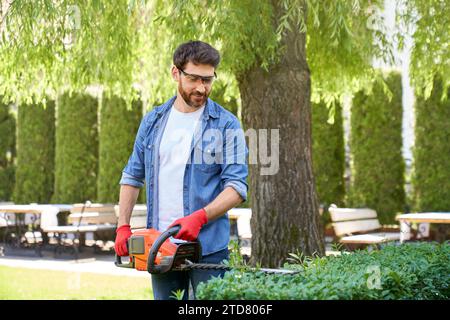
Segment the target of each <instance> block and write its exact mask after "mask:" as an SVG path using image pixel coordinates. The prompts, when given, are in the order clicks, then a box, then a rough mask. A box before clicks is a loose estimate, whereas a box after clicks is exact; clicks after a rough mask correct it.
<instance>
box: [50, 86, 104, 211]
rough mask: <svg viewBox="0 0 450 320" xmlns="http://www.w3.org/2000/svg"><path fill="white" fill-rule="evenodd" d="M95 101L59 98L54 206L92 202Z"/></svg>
mask: <svg viewBox="0 0 450 320" xmlns="http://www.w3.org/2000/svg"><path fill="white" fill-rule="evenodd" d="M97 108H98V101H97V99H96V98H93V97H92V96H90V95H88V94H76V93H74V94H73V95H72V96H70V95H69V94H68V93H65V94H63V95H61V96H60V97H59V99H58V112H57V124H56V157H55V168H56V169H55V193H54V195H53V202H55V203H78V202H85V201H86V200H91V201H95V200H96V193H97V169H98V130H97Z"/></svg>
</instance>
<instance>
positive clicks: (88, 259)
mask: <svg viewBox="0 0 450 320" xmlns="http://www.w3.org/2000/svg"><path fill="white" fill-rule="evenodd" d="M0 265H1V266H9V267H19V268H31V269H46V270H59V271H69V272H90V273H98V274H108V275H116V276H127V277H142V278H147V279H150V274H149V273H148V272H144V271H137V270H134V269H125V268H119V267H116V266H115V265H114V255H113V254H105V253H102V254H98V255H95V254H89V252H86V253H84V254H83V255H81V257H80V258H79V259H78V260H75V259H73V258H71V257H70V256H69V255H67V257H64V258H58V259H55V258H54V257H53V255H52V253H48V252H43V257H37V256H36V255H34V252H32V251H30V252H26V253H25V254H22V253H21V254H17V253H15V254H13V253H12V254H11V255H9V254H6V255H5V256H1V257H0Z"/></svg>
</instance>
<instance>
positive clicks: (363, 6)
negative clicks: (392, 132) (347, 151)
mask: <svg viewBox="0 0 450 320" xmlns="http://www.w3.org/2000/svg"><path fill="white" fill-rule="evenodd" d="M417 1H418V0H417ZM422 2H424V3H425V2H426V1H422ZM382 5H383V1H382V0H371V1H369V0H353V1H329V2H327V4H326V5H323V2H321V1H319V0H278V1H276V0H273V1H269V0H264V1H250V0H244V1H233V0H226V1H206V0H198V1H163V0H159V1H157V0H155V1H135V0H129V1H127V0H119V1H114V2H106V1H105V2H100V1H92V2H91V1H83V0H74V1H70V2H69V1H58V2H55V1H53V0H40V1H34V2H33V3H31V2H29V1H25V0H16V1H14V2H12V3H11V4H10V5H9V7H8V6H5V8H4V9H3V11H2V16H4V18H3V21H4V23H3V25H2V26H3V29H2V37H1V40H0V41H2V45H1V47H0V56H1V58H2V61H5V63H2V64H1V65H0V77H2V78H1V79H0V80H1V81H0V94H1V93H4V95H5V96H6V97H7V98H8V99H13V100H17V99H35V100H39V99H40V98H41V97H42V96H43V95H44V92H45V93H47V94H49V93H50V94H51V93H55V92H59V91H60V90H61V88H62V87H64V88H69V90H82V89H84V88H85V87H86V86H88V85H92V84H97V85H101V86H102V87H103V89H104V90H110V91H113V92H114V94H117V95H118V96H121V97H123V98H124V99H126V101H128V105H130V106H131V101H132V100H133V98H135V94H134V92H135V89H136V86H138V87H139V89H140V90H143V95H144V100H146V101H165V100H167V98H168V97H169V96H170V95H171V94H173V93H174V85H172V84H171V83H170V82H171V81H172V80H171V78H170V73H169V70H170V64H171V61H170V60H171V55H172V53H173V50H174V48H175V47H176V46H177V45H179V44H180V43H181V42H182V41H185V40H189V39H201V40H203V41H206V42H209V43H211V44H212V45H214V46H215V47H217V48H218V49H219V50H220V51H221V53H222V57H223V61H222V63H221V66H220V68H219V70H217V71H218V74H219V77H221V78H223V77H230V78H232V79H233V81H234V84H235V85H236V86H237V87H238V88H239V92H240V95H241V97H240V98H241V101H242V120H243V127H244V129H254V130H258V129H265V130H269V132H271V130H272V129H273V130H279V131H278V133H279V134H278V137H279V143H278V146H279V148H278V155H276V156H278V159H279V170H278V171H277V172H276V174H272V175H262V174H261V169H262V167H263V165H262V164H261V163H259V164H256V165H252V166H251V168H250V193H251V197H252V210H253V213H254V215H253V219H252V233H253V243H252V256H253V258H254V260H255V261H259V262H261V263H262V264H264V265H267V266H275V265H279V264H280V263H282V262H283V260H284V258H286V256H287V255H288V253H289V252H292V251H297V250H300V251H303V252H304V253H305V254H312V253H313V252H317V253H318V254H323V253H324V246H323V237H322V234H321V233H320V231H319V226H318V221H319V219H318V218H319V214H318V203H317V199H316V193H315V182H314V177H313V174H312V164H311V105H310V103H311V100H312V101H320V100H324V101H326V103H327V106H328V107H330V108H333V105H334V102H336V101H338V102H342V101H341V100H342V98H343V95H344V94H346V93H349V92H354V91H356V90H359V89H361V87H365V86H369V85H370V83H371V82H370V81H369V80H371V78H373V77H374V76H375V73H374V71H373V69H372V67H371V61H372V59H373V58H383V59H384V58H386V60H389V57H390V56H391V55H390V46H389V43H388V40H387V39H386V37H385V32H384V30H383V28H382V27H381V25H382V23H381V16H380V15H379V14H377V12H378V11H377V10H378V9H380V8H381V7H382ZM406 5H409V3H407V4H406ZM310 70H312V73H310ZM311 83H312V86H311ZM145 95H146V97H145ZM269 137H270V135H269ZM272 137H273V138H276V135H274V136H272ZM275 142H276V141H275ZM269 145H270V144H269Z"/></svg>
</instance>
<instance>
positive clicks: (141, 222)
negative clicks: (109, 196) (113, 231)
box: [114, 204, 147, 230]
mask: <svg viewBox="0 0 450 320" xmlns="http://www.w3.org/2000/svg"><path fill="white" fill-rule="evenodd" d="M114 211H115V213H116V218H118V217H119V205H115V206H114ZM130 228H131V230H136V229H145V228H147V206H146V205H145V204H136V205H135V206H134V207H133V212H132V213H131V219H130Z"/></svg>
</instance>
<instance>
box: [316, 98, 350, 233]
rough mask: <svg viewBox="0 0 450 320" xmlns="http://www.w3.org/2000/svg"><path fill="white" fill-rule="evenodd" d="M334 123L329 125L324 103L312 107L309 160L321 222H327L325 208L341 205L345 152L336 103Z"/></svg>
mask: <svg viewBox="0 0 450 320" xmlns="http://www.w3.org/2000/svg"><path fill="white" fill-rule="evenodd" d="M334 110H335V113H334V123H328V115H329V110H328V108H327V107H326V104H325V103H324V102H321V103H313V104H312V158H313V169H314V178H315V182H316V190H317V196H318V199H319V203H320V204H322V205H324V209H325V210H324V215H323V219H322V222H323V224H324V225H326V224H327V223H329V222H330V218H329V214H328V212H327V210H326V208H328V207H329V205H330V204H332V203H334V204H336V205H338V206H344V197H345V179H344V173H345V149H344V122H343V118H342V107H341V105H340V104H338V103H336V104H335V109H334Z"/></svg>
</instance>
